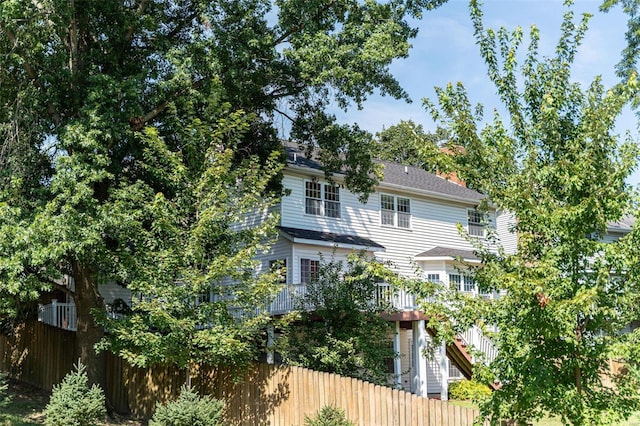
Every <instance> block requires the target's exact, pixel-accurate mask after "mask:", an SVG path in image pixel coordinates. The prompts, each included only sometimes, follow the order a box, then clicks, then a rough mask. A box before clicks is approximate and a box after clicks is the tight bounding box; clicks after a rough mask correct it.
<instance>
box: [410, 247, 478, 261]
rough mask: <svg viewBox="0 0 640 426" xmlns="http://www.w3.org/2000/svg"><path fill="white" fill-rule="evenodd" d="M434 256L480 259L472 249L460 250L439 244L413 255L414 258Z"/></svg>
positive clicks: (426, 258)
mask: <svg viewBox="0 0 640 426" xmlns="http://www.w3.org/2000/svg"><path fill="white" fill-rule="evenodd" d="M436 258H437V259H442V258H450V259H453V260H455V259H458V258H462V259H464V260H468V261H480V258H479V257H478V256H476V254H475V252H474V251H473V250H462V249H454V248H449V247H440V246H436V247H434V248H432V249H430V250H427V251H425V252H422V253H420V254H419V255H417V256H416V257H415V259H416V260H430V259H436Z"/></svg>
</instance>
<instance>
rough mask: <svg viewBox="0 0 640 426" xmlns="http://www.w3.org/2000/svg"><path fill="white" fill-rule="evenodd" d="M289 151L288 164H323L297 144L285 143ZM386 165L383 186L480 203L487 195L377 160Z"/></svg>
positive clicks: (312, 166)
mask: <svg viewBox="0 0 640 426" xmlns="http://www.w3.org/2000/svg"><path fill="white" fill-rule="evenodd" d="M284 147H285V150H286V153H287V164H288V165H290V166H297V167H302V168H309V169H314V170H321V169H322V165H321V164H320V162H318V161H317V160H316V159H313V158H307V156H306V155H305V153H304V151H303V150H301V149H300V148H299V147H298V145H297V144H295V143H290V142H287V143H285V144H284ZM377 162H378V163H379V164H382V165H383V166H384V170H383V173H384V177H383V179H382V181H381V186H384V185H393V186H398V187H401V188H406V189H416V190H421V191H427V192H431V193H433V194H435V195H439V196H444V197H451V198H456V199H461V200H465V201H469V202H473V203H479V202H480V200H482V199H484V198H485V196H484V195H482V194H480V193H479V192H477V191H474V190H472V189H469V188H465V187H464V186H461V185H458V184H456V183H453V182H450V181H448V180H446V179H444V178H441V177H440V176H437V175H435V174H433V173H429V172H427V171H425V170H423V169H421V168H419V167H413V166H404V165H402V164H398V163H393V162H390V161H381V160H378V161H377Z"/></svg>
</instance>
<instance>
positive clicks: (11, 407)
mask: <svg viewBox="0 0 640 426" xmlns="http://www.w3.org/2000/svg"><path fill="white" fill-rule="evenodd" d="M8 383H9V389H8V391H7V395H9V397H10V398H11V400H10V402H9V404H7V405H6V406H4V407H0V426H33V425H42V424H44V408H45V406H46V405H47V403H48V402H49V396H50V393H49V392H45V391H43V390H40V389H37V388H35V387H32V386H29V385H25V384H23V383H19V382H16V381H13V380H9V382H8ZM142 424H143V423H141V422H137V421H133V420H130V419H126V418H118V419H107V420H106V421H105V422H103V423H101V425H102V426H107V425H109V426H116V425H118V426H140V425H142Z"/></svg>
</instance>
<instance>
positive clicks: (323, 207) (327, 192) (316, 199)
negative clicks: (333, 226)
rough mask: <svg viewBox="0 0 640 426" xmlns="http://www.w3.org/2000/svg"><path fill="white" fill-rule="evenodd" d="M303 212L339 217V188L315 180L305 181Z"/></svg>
mask: <svg viewBox="0 0 640 426" xmlns="http://www.w3.org/2000/svg"><path fill="white" fill-rule="evenodd" d="M305 213H306V214H312V215H315V216H326V217H340V188H339V187H338V186H336V185H329V184H326V183H325V184H322V183H320V182H317V181H315V180H314V181H307V182H305Z"/></svg>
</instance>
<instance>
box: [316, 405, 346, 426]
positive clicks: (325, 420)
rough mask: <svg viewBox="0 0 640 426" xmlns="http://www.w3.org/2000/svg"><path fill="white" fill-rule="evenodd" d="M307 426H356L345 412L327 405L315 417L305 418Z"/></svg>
mask: <svg viewBox="0 0 640 426" xmlns="http://www.w3.org/2000/svg"><path fill="white" fill-rule="evenodd" d="M304 424H305V426H355V423H353V422H352V421H351V420H349V419H347V416H346V415H345V413H344V411H342V410H341V409H339V408H337V407H330V406H328V405H325V406H324V407H322V408H321V409H320V411H318V414H316V415H315V416H314V417H309V416H304Z"/></svg>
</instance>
